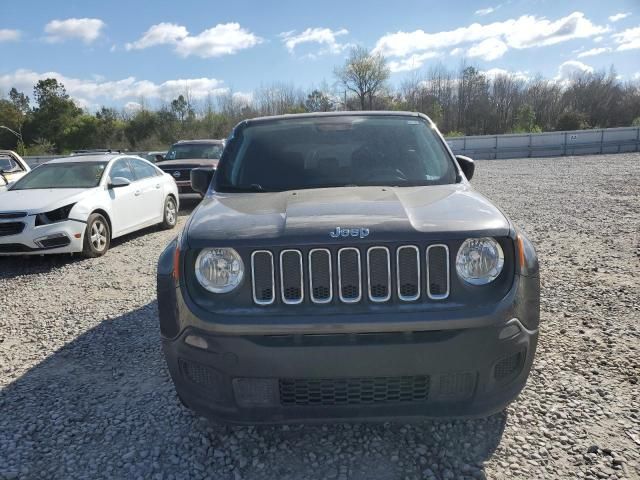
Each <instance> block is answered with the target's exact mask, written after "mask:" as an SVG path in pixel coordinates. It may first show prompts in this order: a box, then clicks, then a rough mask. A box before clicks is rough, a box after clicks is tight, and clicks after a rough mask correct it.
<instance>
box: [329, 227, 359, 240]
mask: <svg viewBox="0 0 640 480" xmlns="http://www.w3.org/2000/svg"><path fill="white" fill-rule="evenodd" d="M329 235H331V237H333V238H340V237H354V238H365V237H368V236H369V229H368V228H341V227H336V229H335V230H332V231H330V232H329Z"/></svg>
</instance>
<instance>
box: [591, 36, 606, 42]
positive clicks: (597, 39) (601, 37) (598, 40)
mask: <svg viewBox="0 0 640 480" xmlns="http://www.w3.org/2000/svg"><path fill="white" fill-rule="evenodd" d="M602 40H604V37H603V36H602V35H598V36H597V37H595V38H594V39H593V41H594V42H596V43H600V42H601V41H602Z"/></svg>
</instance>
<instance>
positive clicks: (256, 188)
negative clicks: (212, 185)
mask: <svg viewBox="0 0 640 480" xmlns="http://www.w3.org/2000/svg"><path fill="white" fill-rule="evenodd" d="M218 189H219V190H220V191H227V192H267V191H268V190H266V189H265V188H264V187H263V186H262V185H260V184H259V183H252V184H251V185H219V186H218Z"/></svg>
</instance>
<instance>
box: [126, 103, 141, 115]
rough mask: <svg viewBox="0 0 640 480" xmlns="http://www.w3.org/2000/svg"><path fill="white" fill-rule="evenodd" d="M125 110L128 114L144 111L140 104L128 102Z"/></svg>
mask: <svg viewBox="0 0 640 480" xmlns="http://www.w3.org/2000/svg"><path fill="white" fill-rule="evenodd" d="M124 110H125V112H128V113H135V112H138V111H140V110H142V104H141V103H139V102H127V103H125V104H124Z"/></svg>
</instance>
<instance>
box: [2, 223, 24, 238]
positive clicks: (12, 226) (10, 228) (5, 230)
mask: <svg viewBox="0 0 640 480" xmlns="http://www.w3.org/2000/svg"><path fill="white" fill-rule="evenodd" d="M23 230H24V223H22V222H4V223H0V237H8V236H9V235H18V234H19V233H22V231H23Z"/></svg>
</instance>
